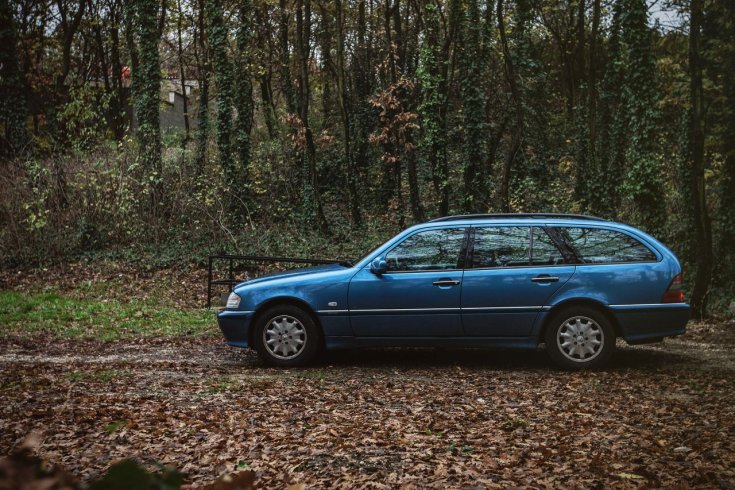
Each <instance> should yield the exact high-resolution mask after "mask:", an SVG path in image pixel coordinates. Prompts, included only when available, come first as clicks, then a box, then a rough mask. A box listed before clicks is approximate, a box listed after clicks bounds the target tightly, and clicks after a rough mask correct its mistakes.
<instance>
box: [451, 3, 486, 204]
mask: <svg viewBox="0 0 735 490" xmlns="http://www.w3.org/2000/svg"><path fill="white" fill-rule="evenodd" d="M478 3H479V1H478V0H468V1H467V6H466V11H465V15H464V16H463V19H462V24H461V26H462V33H461V41H462V42H461V44H460V45H459V46H458V48H457V51H458V57H457V58H458V60H457V64H458V70H459V80H460V90H461V95H462V119H463V122H464V145H463V146H464V148H463V156H464V165H465V167H464V208H465V211H468V212H482V211H487V208H488V204H487V203H488V199H489V196H488V192H487V190H488V189H487V184H488V175H487V167H486V166H485V165H484V161H485V159H486V158H487V157H486V153H487V148H486V146H485V141H484V140H485V133H486V131H487V129H486V124H485V106H486V104H487V97H486V94H485V90H486V88H485V84H484V80H485V78H484V76H483V72H484V63H485V60H484V59H483V57H482V56H478V55H477V54H478V51H480V50H479V48H480V46H482V35H483V29H484V26H483V23H482V22H481V20H480V8H479V5H478Z"/></svg>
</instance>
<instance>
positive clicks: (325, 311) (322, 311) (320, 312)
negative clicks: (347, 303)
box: [316, 310, 350, 315]
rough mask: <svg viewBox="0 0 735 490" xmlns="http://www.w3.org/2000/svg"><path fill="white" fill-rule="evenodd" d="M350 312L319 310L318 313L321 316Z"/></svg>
mask: <svg viewBox="0 0 735 490" xmlns="http://www.w3.org/2000/svg"><path fill="white" fill-rule="evenodd" d="M349 311H350V310H317V311H316V312H317V313H318V314H320V315H322V314H324V313H348V312H349Z"/></svg>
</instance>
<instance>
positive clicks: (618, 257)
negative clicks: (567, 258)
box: [558, 227, 656, 264]
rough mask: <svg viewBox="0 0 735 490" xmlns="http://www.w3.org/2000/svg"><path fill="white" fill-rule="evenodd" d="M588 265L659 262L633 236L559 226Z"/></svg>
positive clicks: (649, 250)
mask: <svg viewBox="0 0 735 490" xmlns="http://www.w3.org/2000/svg"><path fill="white" fill-rule="evenodd" d="M558 229H559V231H560V232H561V234H562V236H563V237H564V240H565V241H566V242H567V243H568V244H569V245H570V246H571V247H572V248H573V249H574V251H575V253H576V254H577V256H578V257H579V258H580V260H581V262H582V263H584V264H615V263H624V262H655V261H656V254H654V253H653V252H652V251H651V249H649V248H648V247H647V246H645V245H643V244H642V243H641V242H640V241H638V240H637V239H635V238H633V237H632V236H630V235H627V234H625V233H621V232H619V231H615V230H607V229H604V228H566V227H560V228H558Z"/></svg>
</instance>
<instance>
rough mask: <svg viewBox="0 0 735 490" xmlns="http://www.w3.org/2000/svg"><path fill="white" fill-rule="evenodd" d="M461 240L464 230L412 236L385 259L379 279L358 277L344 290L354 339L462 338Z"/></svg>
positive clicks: (367, 275)
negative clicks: (347, 289) (347, 293)
mask: <svg viewBox="0 0 735 490" xmlns="http://www.w3.org/2000/svg"><path fill="white" fill-rule="evenodd" d="M465 235H466V228H464V227H453V228H435V229H430V230H422V231H419V232H416V233H414V234H412V235H410V236H408V237H407V238H406V239H405V240H403V241H402V242H400V243H399V244H398V245H396V246H395V247H394V248H393V249H391V250H390V251H388V252H387V253H386V254H385V256H384V259H385V261H386V262H387V264H388V270H387V271H386V272H385V273H384V274H381V275H376V274H374V273H373V272H371V271H370V268H369V266H368V267H366V268H364V269H362V270H361V271H360V272H358V273H357V274H356V275H355V277H354V278H353V279H352V281H351V282H350V290H349V309H350V322H351V324H352V329H353V332H354V334H355V336H357V337H458V336H461V335H462V320H461V312H460V297H461V290H462V275H463V274H462V267H461V265H462V264H461V262H463V260H464V254H465V251H466V248H465V244H466V236H465Z"/></svg>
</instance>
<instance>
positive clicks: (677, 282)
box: [661, 274, 684, 303]
mask: <svg viewBox="0 0 735 490" xmlns="http://www.w3.org/2000/svg"><path fill="white" fill-rule="evenodd" d="M681 278H682V275H681V274H677V276H676V277H675V278H674V280H673V281H671V284H670V285H669V289H667V290H666V292H665V293H664V297H663V298H661V302H662V303H683V302H684V291H682V289H681Z"/></svg>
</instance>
